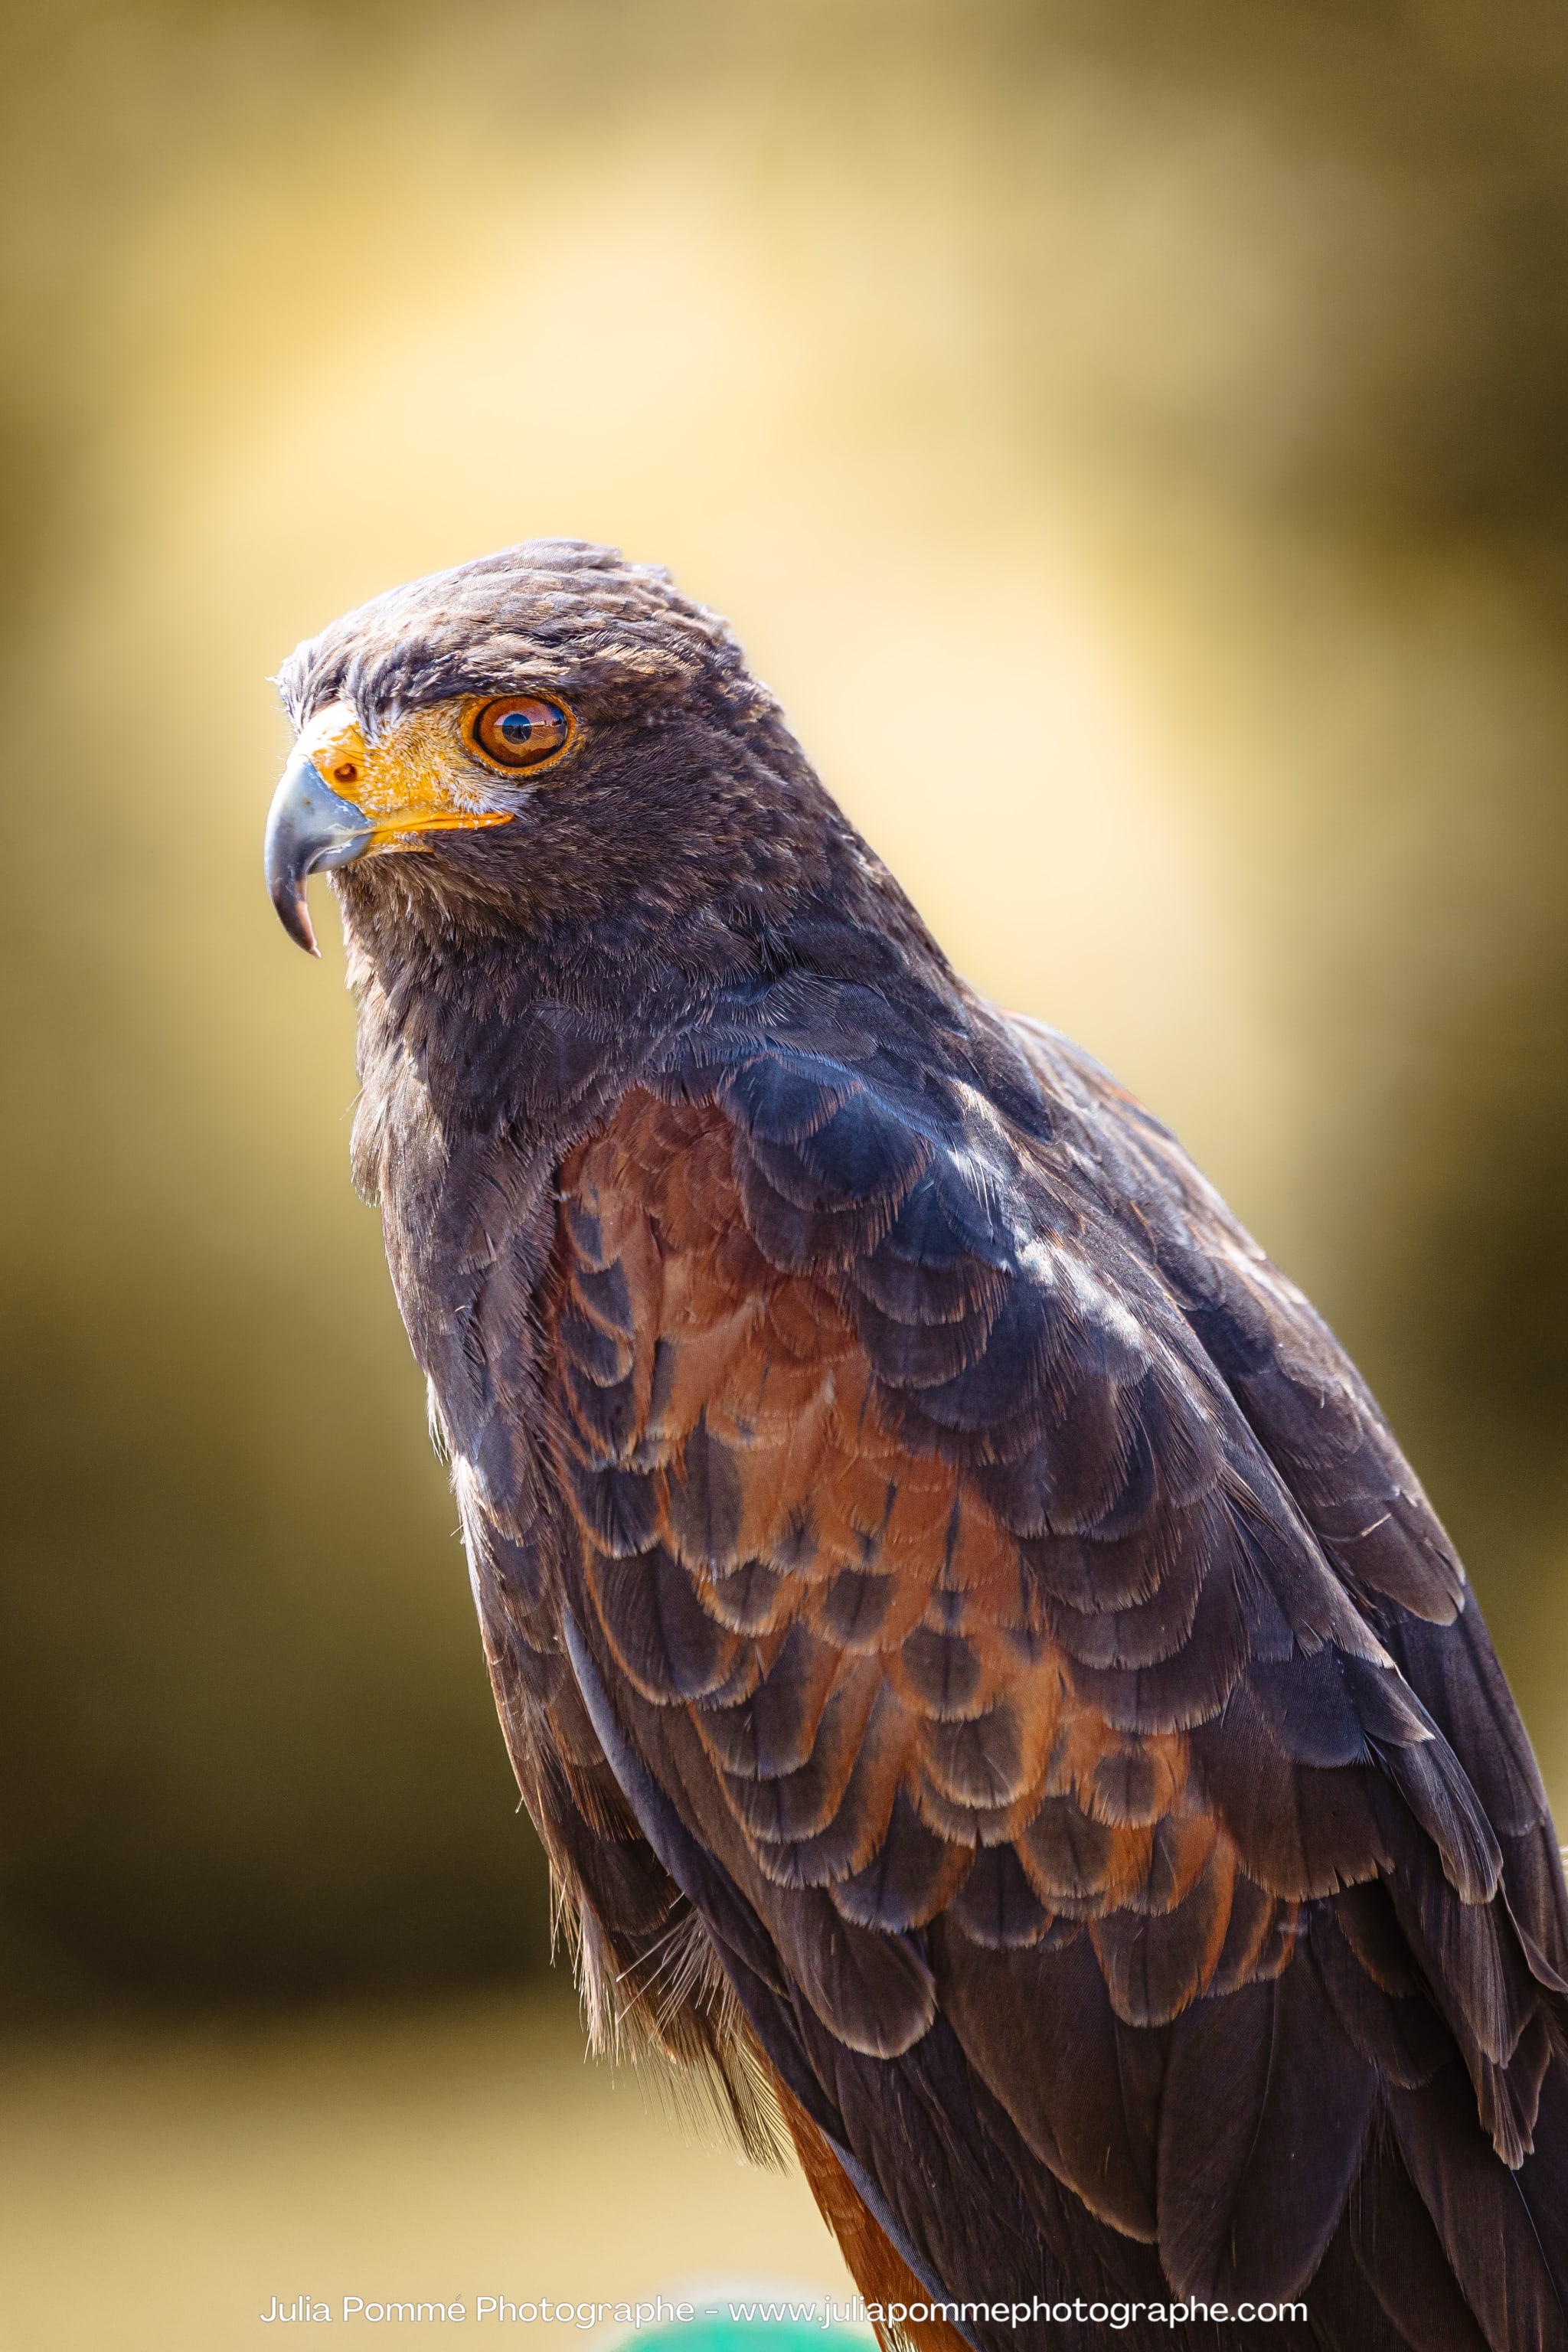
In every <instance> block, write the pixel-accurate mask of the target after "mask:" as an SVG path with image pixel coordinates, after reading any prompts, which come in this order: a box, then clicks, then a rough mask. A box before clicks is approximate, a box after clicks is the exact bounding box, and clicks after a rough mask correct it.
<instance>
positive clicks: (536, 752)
mask: <svg viewBox="0 0 1568 2352" xmlns="http://www.w3.org/2000/svg"><path fill="white" fill-rule="evenodd" d="M468 734H469V737H470V739H471V740H472V742H473V744H474V747H475V749H476V750H477V751H482V752H483V753H484V756H485V758H486V759H487V760H493V761H495V764H496V766H497V767H498V768H539V767H542V766H543V764H544V762H545V761H547V760H553V759H555V758H557V757H558V755H559V754H560V753H561V752H563V751H564V750H565V749H566V746H567V744H568V743H569V742H570V741H571V740H572V714H571V712H570V711H569V710H568V709H566V708H565V706H564V705H563V704H562V703H559V702H550V701H547V700H546V699H545V698H544V696H543V695H542V694H508V695H503V696H502V697H501V698H500V701H497V702H486V703H482V704H481V705H480V707H479V709H478V710H476V711H475V713H474V715H473V717H472V719H470V720H469V721H468Z"/></svg>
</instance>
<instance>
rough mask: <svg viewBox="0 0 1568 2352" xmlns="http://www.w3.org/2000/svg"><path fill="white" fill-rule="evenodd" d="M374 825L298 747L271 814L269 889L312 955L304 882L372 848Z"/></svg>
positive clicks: (295, 937) (267, 864)
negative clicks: (322, 777) (325, 781)
mask: <svg viewBox="0 0 1568 2352" xmlns="http://www.w3.org/2000/svg"><path fill="white" fill-rule="evenodd" d="M374 832H375V828H374V825H373V824H372V823H371V820H370V819H369V817H367V816H366V814H365V813H364V811H363V809H360V808H356V807H355V806H354V804H353V801H345V800H342V799H340V798H339V796H338V794H337V793H334V792H333V791H332V790H331V787H330V786H329V785H328V784H326V783H324V782H322V780H321V770H320V769H319V768H318V767H317V766H316V763H315V761H313V760H310V759H307V757H306V756H305V754H304V752H302V751H296V753H295V754H294V757H293V758H292V759H291V760H290V761H289V765H288V766H287V767H286V768H285V769H284V771H283V777H282V782H280V783H279V787H278V790H277V791H276V793H274V794H273V795H272V806H271V808H270V809H269V810H268V816H267V845H266V849H265V852H264V860H265V871H266V875H267V889H268V896H269V897H270V898H271V900H272V903H273V905H274V906H275V907H276V908H277V909H278V919H279V922H280V923H281V924H282V926H283V928H284V929H285V930H286V931H287V932H288V934H289V938H290V939H291V940H298V942H299V944H300V947H302V948H303V949H304V950H305V951H306V953H307V954H309V955H319V954H320V952H321V950H320V949H319V948H318V947H317V945H316V934H315V932H314V931H313V930H312V929H310V908H309V907H308V906H307V905H306V903H305V884H306V882H307V881H308V879H309V878H310V876H311V875H312V874H324V873H326V871H327V870H328V868H329V867H330V866H352V865H353V861H354V859H355V858H356V857H363V855H364V853H365V851H366V850H367V849H368V848H369V847H370V845H371V842H372V839H373V838H374Z"/></svg>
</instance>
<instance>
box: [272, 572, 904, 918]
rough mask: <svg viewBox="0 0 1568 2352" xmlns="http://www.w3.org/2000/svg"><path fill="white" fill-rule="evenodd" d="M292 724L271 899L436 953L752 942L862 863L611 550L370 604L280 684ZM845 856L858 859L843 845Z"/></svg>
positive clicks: (824, 806)
mask: <svg viewBox="0 0 1568 2352" xmlns="http://www.w3.org/2000/svg"><path fill="white" fill-rule="evenodd" d="M279 683H280V685H281V687H282V690H283V694H284V697H285V699H286V701H287V703H288V706H289V715H290V717H291V718H292V719H293V721H294V723H295V726H296V727H297V729H298V730H299V740H298V742H297V744H296V747H295V751H294V755H293V758H292V759H291V761H290V762H289V768H288V770H287V772H286V773H285V774H284V777H283V780H282V782H281V783H280V784H279V788H278V793H277V795H276V797H275V799H274V801H273V803H272V811H271V815H270V818H269V820H268V831H267V881H268V889H269V890H270V892H271V895H272V900H273V904H274V905H275V906H276V908H277V909H278V912H279V916H280V917H281V919H282V920H283V923H284V925H285V927H286V929H288V930H289V932H290V934H291V935H292V936H293V937H294V938H295V939H296V940H299V942H300V945H301V946H302V947H305V948H308V949H310V950H312V951H313V950H314V947H315V940H314V938H313V935H312V933H311V929H310V915H309V912H308V910H307V908H306V902H305V884H306V880H307V878H308V877H309V876H310V875H311V874H313V873H318V872H320V871H321V870H323V869H325V868H328V867H332V868H339V867H349V866H352V867H353V875H352V876H349V875H345V876H344V877H343V886H342V887H343V890H344V895H345V898H346V899H347V902H348V905H349V908H350V912H351V916H353V917H354V918H356V919H363V922H365V923H372V924H373V923H374V921H375V919H376V918H377V917H378V915H379V916H384V917H388V918H393V917H396V918H402V919H407V920H408V921H410V922H412V923H413V924H414V926H415V927H416V929H419V930H420V931H422V932H423V933H424V934H425V935H426V936H427V937H440V938H453V937H460V936H461V935H462V934H464V933H465V932H466V931H468V930H473V931H475V932H477V933H482V932H485V931H490V932H493V930H494V929H496V927H497V926H500V927H501V928H504V929H506V930H507V931H509V932H511V933H516V932H518V931H521V932H522V933H524V934H530V935H533V936H536V937H537V936H538V935H540V934H541V933H542V932H543V931H545V930H547V929H554V930H556V931H559V930H561V929H563V928H566V929H571V930H573V931H576V932H580V930H581V927H582V926H584V924H586V925H588V926H589V927H593V926H594V925H595V924H600V923H603V922H605V920H607V919H612V918H614V919H620V920H621V921H623V922H629V923H630V924H632V925H633V926H634V927H636V926H638V925H644V926H658V928H661V929H664V930H665V931H666V933H667V935H668V930H669V929H670V928H671V927H675V928H678V929H682V930H686V929H690V928H691V927H692V926H696V928H697V929H699V930H700V929H703V928H704V927H708V928H711V926H712V925H713V923H714V922H716V921H717V922H721V923H727V924H730V925H731V926H733V925H735V924H736V923H738V924H739V925H740V928H741V929H742V930H744V929H747V928H748V927H749V926H751V925H752V924H754V922H755V921H757V920H759V919H762V914H763V909H764V908H767V909H768V910H769V911H770V912H772V913H773V914H775V915H776V913H777V912H778V911H779V910H780V908H781V902H786V903H790V904H793V905H795V906H798V904H799V900H800V896H801V893H802V891H803V889H804V890H805V892H806V893H807V894H808V895H809V894H810V893H811V892H813V891H816V890H820V889H822V888H823V887H824V886H825V885H826V884H827V883H828V880H829V872H830V869H832V868H834V867H837V866H839V865H840V863H841V861H842V860H843V859H844V858H845V856H850V857H851V859H852V862H853V861H854V860H856V859H859V860H863V859H864V857H865V852H864V850H863V849H862V848H861V846H860V845H859V844H858V840H857V839H856V836H855V835H853V834H852V832H851V830H850V828H849V827H848V826H847V824H846V823H845V821H844V820H843V818H842V817H841V816H840V815H839V814H838V812H837V809H836V808H835V807H834V804H833V803H832V802H831V801H830V800H829V798H828V796H827V794H826V793H825V792H824V791H823V789H822V787H821V785H820V784H819V783H818V782H817V781H816V776H815V775H814V773H813V772H812V770H811V768H810V766H809V764H808V763H807V761H805V757H804V756H803V754H802V753H801V751H800V749H799V747H798V745H796V743H795V740H794V739H793V737H792V736H791V735H790V734H789V732H788V730H787V729H786V728H785V726H784V722H783V719H782V718H781V716H780V713H779V710H778V707H777V705H776V703H775V702H774V701H773V698H772V696H771V695H769V694H768V693H767V692H766V691H765V689H764V688H762V687H760V686H759V685H758V684H757V683H756V681H755V680H754V679H753V678H752V677H751V676H750V674H749V673H748V671H747V669H746V667H745V663H744V659H743V657H742V653H741V649H740V647H739V646H738V645H737V644H736V642H735V639H734V637H733V636H732V635H731V632H730V630H729V629H728V627H727V626H726V625H725V624H724V623H723V622H722V621H721V620H720V619H719V618H718V617H717V616H716V615H715V614H711V613H709V612H705V611H704V610H703V608H702V607H701V606H700V605H699V604H693V603H692V602H691V601H690V600H689V598H687V597H685V596H682V595H681V594H680V593H679V592H678V591H677V590H676V589H675V587H674V586H673V585H672V584H671V583H670V581H669V579H668V576H667V575H666V574H665V573H664V572H662V571H658V570H656V569H654V568H652V567H649V566H647V565H642V564H633V563H627V562H624V561H623V560H622V558H621V557H620V556H619V555H618V554H617V553H616V551H615V550H613V549H610V548H603V547H594V546H589V545H587V544H585V543H584V542H582V541H575V540H533V541H527V542H525V543H524V544H523V545H521V546H518V547H511V548H508V549H505V550H504V551H502V552H501V553H500V554H499V555H491V556H487V557H485V558H483V559H482V560H481V561H479V562H474V563H467V564H462V565H460V566H458V569H457V570H455V571H452V572H437V573H435V574H433V575H431V576H430V577H429V578H427V579H424V580H416V581H414V582H413V583H410V584H409V585H408V586H406V587H404V588H396V589H394V590H392V591H390V592H389V593H387V594H385V595H383V596H378V597H376V598H375V599H374V601H373V602H372V603H370V604H363V605H362V606H361V607H360V608H359V609H358V611H356V612H353V613H349V614H345V615H344V617H343V618H342V620H340V621H336V622H334V623H333V624H332V625H331V627H329V628H327V629H324V630H323V631H322V632H321V635H319V636H317V637H313V638H311V639H310V640H309V641H308V642H307V643H306V644H304V645H302V646H300V648H299V650H298V651H297V652H296V653H294V654H293V655H292V656H290V658H289V661H288V662H287V663H286V665H285V666H284V668H283V671H282V675H281V678H280V681H279ZM851 845H853V846H852V847H851Z"/></svg>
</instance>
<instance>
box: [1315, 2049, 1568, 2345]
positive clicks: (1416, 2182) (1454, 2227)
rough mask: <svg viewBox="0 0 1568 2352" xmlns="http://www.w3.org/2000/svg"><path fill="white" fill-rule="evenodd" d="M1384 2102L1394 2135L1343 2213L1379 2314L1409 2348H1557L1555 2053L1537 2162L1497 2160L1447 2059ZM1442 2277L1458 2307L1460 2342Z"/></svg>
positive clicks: (1567, 2172) (1559, 2097)
mask: <svg viewBox="0 0 1568 2352" xmlns="http://www.w3.org/2000/svg"><path fill="white" fill-rule="evenodd" d="M1384 2098H1385V2099H1386V2102H1387V2114H1388V2118H1389V2121H1390V2123H1391V2125H1392V2139H1391V2140H1390V2139H1389V2137H1387V2135H1386V2134H1383V2135H1381V2136H1380V2137H1379V2138H1378V2139H1377V2140H1375V2141H1374V2142H1373V2147H1372V2148H1371V2151H1370V2153H1369V2158H1368V2161H1367V2162H1366V2163H1365V2164H1363V2171H1362V2175H1361V2177H1360V2179H1358V2181H1357V2184H1356V2189H1355V2190H1354V2191H1353V2192H1352V2201H1351V2207H1350V2214H1351V2221H1352V2247H1353V2250H1354V2252H1355V2255H1356V2258H1357V2261H1358V2263H1360V2264H1361V2266H1362V2268H1363V2270H1364V2271H1365V2273H1366V2274H1367V2276H1368V2278H1369V2280H1370V2281H1371V2284H1372V2285H1373V2291H1374V2293H1375V2294H1376V2295H1377V2298H1378V2301H1379V2302H1380V2304H1381V2305H1383V2307H1384V2310H1385V2311H1387V2312H1388V2313H1389V2314H1390V2315H1391V2316H1392V2317H1394V2320H1395V2322H1396V2324H1398V2325H1399V2326H1401V2327H1402V2328H1404V2329H1405V2333H1406V2334H1408V2335H1409V2336H1410V2340H1411V2342H1412V2344H1413V2345H1415V2347H1417V2352H1427V2347H1431V2348H1432V2352H1448V2347H1449V2345H1450V2343H1452V2344H1453V2345H1454V2346H1455V2347H1456V2352H1458V2347H1464V2352H1475V2338H1476V2334H1477V2333H1478V2332H1479V2336H1480V2338H1481V2340H1482V2341H1483V2342H1484V2343H1485V2344H1486V2345H1487V2346H1489V2347H1490V2352H1568V2076H1565V2069H1564V2062H1563V2055H1562V2053H1561V2052H1560V2051H1559V2052H1556V2053H1553V2056H1552V2063H1551V2065H1550V2067H1549V2069H1548V2071H1547V2079H1546V2081H1545V2082H1544V2083H1543V2084H1542V2098H1541V2104H1540V2108H1539V2112H1538V2116H1537V2128H1536V2139H1535V2153H1534V2154H1533V2155H1532V2156H1531V2157H1528V2158H1525V2160H1524V2162H1523V2163H1522V2164H1521V2165H1520V2166H1519V2167H1518V2168H1516V2169H1514V2170H1510V2169H1509V2168H1507V2167H1506V2166H1504V2165H1502V2164H1500V2163H1499V2161H1498V2158H1497V2155H1496V2151H1495V2150H1494V2148H1493V2147H1492V2145H1491V2142H1490V2139H1489V2136H1488V2134H1487V2133H1486V2132H1485V2131H1483V2129H1482V2128H1481V2126H1480V2124H1479V2121H1478V2119H1477V2114H1476V2103H1475V2096H1474V2093H1473V2091H1472V2089H1471V2086H1470V2084H1469V2083H1468V2080H1467V2079H1466V2076H1465V2074H1464V2072H1463V2070H1462V2068H1461V2067H1460V2065H1459V2064H1458V2062H1457V2061H1456V2062H1451V2063H1449V2064H1448V2065H1447V2066H1445V2067H1444V2068H1442V2069H1441V2071H1440V2072H1439V2073H1438V2074H1436V2076H1435V2077H1434V2078H1433V2080H1432V2081H1431V2082H1430V2083H1429V2084H1426V2085H1425V2086H1424V2087H1423V2088H1421V2089H1419V2090H1401V2089H1399V2088H1398V2087H1396V2086H1390V2087H1389V2088H1388V2089H1387V2091H1386V2092H1385V2093H1384ZM1400 2174H1403V2175H1404V2176H1405V2180H1406V2182H1407V2184H1408V2187H1409V2189H1411V2190H1413V2191H1414V2195H1413V2196H1412V2195H1409V2194H1406V2193H1405V2186H1404V2185H1402V2184H1401V2181H1400V2179H1399V2175H1400ZM1418 2212H1419V2213H1424V2214H1425V2216H1426V2220H1427V2222H1428V2224H1429V2231H1430V2236H1429V2235H1428V2232H1427V2231H1423V2229H1422V2228H1421V2226H1420V2221H1419V2219H1418ZM1431 2237H1435V2239H1436V2247H1437V2249H1439V2250H1440V2253H1441V2257H1442V2264H1443V2267H1442V2268H1439V2267H1438V2266H1437V2263H1436V2261H1435V2260H1434V2248H1433V2245H1432V2243H1431ZM1444 2269H1446V2270H1447V2273H1448V2281H1451V2282H1452V2284H1453V2285H1455V2286H1457V2288H1458V2293H1459V2295H1460V2296H1461V2297H1462V2299H1463V2302H1464V2304H1465V2305H1468V2313H1469V2315H1470V2318H1471V2320H1472V2322H1473V2327H1472V2329H1471V2330H1470V2331H1469V2332H1468V2333H1466V2332H1465V2331H1464V2329H1463V2328H1462V2326H1461V2325H1460V2322H1459V2321H1458V2318H1457V2316H1456V2315H1455V2312H1454V2305H1453V2299H1452V2297H1451V2295H1450V2294H1449V2293H1448V2281H1446V2280H1445V2279H1444V2276H1443V2270H1444Z"/></svg>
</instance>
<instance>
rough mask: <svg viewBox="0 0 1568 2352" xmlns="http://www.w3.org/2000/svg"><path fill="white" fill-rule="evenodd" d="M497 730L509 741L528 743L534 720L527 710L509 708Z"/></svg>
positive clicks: (512, 742)
mask: <svg viewBox="0 0 1568 2352" xmlns="http://www.w3.org/2000/svg"><path fill="white" fill-rule="evenodd" d="M496 732H497V734H498V735H500V736H501V737H502V738H503V739H504V740H506V741H507V742H508V743H511V744H521V743H526V742H527V740H528V739H529V737H530V736H531V734H532V732H533V721H532V719H531V718H530V717H529V715H528V713H527V711H526V710H509V711H508V712H507V714H506V717H505V718H504V719H502V720H501V723H500V727H499V728H498V729H497V730H496Z"/></svg>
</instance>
